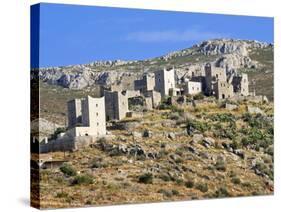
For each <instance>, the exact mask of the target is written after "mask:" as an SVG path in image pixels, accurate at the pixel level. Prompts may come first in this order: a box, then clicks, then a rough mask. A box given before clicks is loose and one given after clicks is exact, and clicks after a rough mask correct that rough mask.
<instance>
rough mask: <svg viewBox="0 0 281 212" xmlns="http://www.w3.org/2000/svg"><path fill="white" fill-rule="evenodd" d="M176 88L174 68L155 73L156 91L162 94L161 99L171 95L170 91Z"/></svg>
mask: <svg viewBox="0 0 281 212" xmlns="http://www.w3.org/2000/svg"><path fill="white" fill-rule="evenodd" d="M174 88H176V83H175V70H174V68H172V69H170V70H167V69H163V70H159V71H156V72H155V90H156V91H158V92H160V93H161V97H162V98H164V97H165V96H168V95H169V91H170V89H174Z"/></svg>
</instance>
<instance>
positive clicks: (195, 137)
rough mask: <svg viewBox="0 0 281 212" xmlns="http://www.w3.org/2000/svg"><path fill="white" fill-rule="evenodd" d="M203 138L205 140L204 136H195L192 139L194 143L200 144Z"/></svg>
mask: <svg viewBox="0 0 281 212" xmlns="http://www.w3.org/2000/svg"><path fill="white" fill-rule="evenodd" d="M203 138H204V136H203V135H202V134H194V135H193V137H192V142H193V143H198V142H200V141H202V140H203Z"/></svg>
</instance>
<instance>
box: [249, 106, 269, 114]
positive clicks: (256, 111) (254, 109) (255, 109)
mask: <svg viewBox="0 0 281 212" xmlns="http://www.w3.org/2000/svg"><path fill="white" fill-rule="evenodd" d="M247 110H248V112H249V113H250V114H262V115H265V113H264V112H263V111H262V110H261V109H260V108H259V107H253V106H248V107H247Z"/></svg>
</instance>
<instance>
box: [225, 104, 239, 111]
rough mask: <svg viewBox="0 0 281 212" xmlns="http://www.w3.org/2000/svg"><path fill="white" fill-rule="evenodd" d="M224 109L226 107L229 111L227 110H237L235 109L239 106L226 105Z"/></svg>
mask: <svg viewBox="0 0 281 212" xmlns="http://www.w3.org/2000/svg"><path fill="white" fill-rule="evenodd" d="M224 107H225V109H227V110H235V109H237V108H238V106H237V105H235V104H229V103H225V105H224Z"/></svg>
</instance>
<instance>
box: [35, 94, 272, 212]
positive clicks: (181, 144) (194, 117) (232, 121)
mask: <svg viewBox="0 0 281 212" xmlns="http://www.w3.org/2000/svg"><path fill="white" fill-rule="evenodd" d="M229 103H230V105H228V106H227V108H225V106H224V103H223V102H217V101H216V100H214V99H212V98H209V99H205V100H204V101H198V102H197V104H196V106H195V107H194V106H191V105H189V104H185V105H184V106H170V105H166V104H162V105H161V106H160V108H159V109H157V110H153V111H148V112H145V113H144V117H142V118H127V119H125V120H122V121H120V122H117V123H113V124H112V126H111V127H108V131H109V132H110V134H111V136H110V137H108V138H106V139H100V140H99V141H97V142H96V143H94V144H93V145H91V146H90V147H87V148H85V149H83V150H79V151H76V152H67V153H63V152H55V153H49V154H43V155H42V157H46V158H48V157H50V156H52V158H53V160H60V159H64V160H67V161H68V162H67V163H65V164H64V165H63V166H62V167H61V168H53V169H45V170H41V172H40V186H41V187H40V195H41V196H40V199H41V207H42V208H55V207H70V206H71V207H80V206H87V205H107V204H123V203H140V202H156V201H157V202H158V201H173V200H191V199H204V198H218V197H220V198H221V197H237V196H249V195H268V194H273V180H274V178H273V162H274V161H273V134H274V132H273V104H272V103H250V102H245V101H243V102H238V103H233V102H229ZM256 113H258V114H256Z"/></svg>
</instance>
